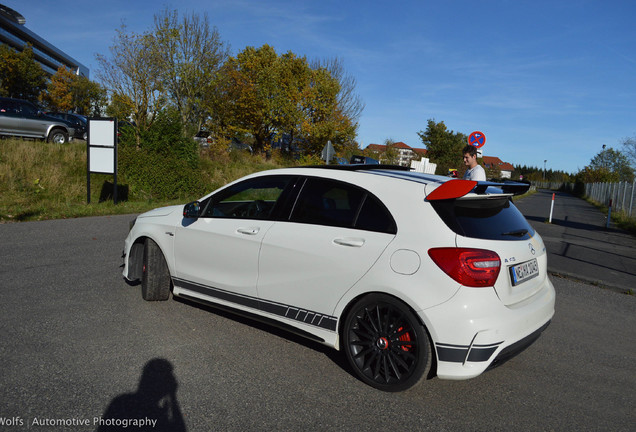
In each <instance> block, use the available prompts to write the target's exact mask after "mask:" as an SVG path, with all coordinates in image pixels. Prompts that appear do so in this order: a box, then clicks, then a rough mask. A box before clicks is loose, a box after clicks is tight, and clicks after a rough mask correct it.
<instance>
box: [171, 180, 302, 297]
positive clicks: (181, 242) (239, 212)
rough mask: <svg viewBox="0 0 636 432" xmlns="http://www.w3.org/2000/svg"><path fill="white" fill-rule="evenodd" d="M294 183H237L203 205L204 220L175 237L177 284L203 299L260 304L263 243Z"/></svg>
mask: <svg viewBox="0 0 636 432" xmlns="http://www.w3.org/2000/svg"><path fill="white" fill-rule="evenodd" d="M292 180H293V179H292V178H291V177H289V176H261V177H257V178H252V179H248V180H245V181H242V182H239V183H236V184H234V185H232V186H230V187H228V188H226V189H223V190H222V191H220V192H219V193H217V194H214V195H212V196H211V197H209V198H208V199H207V200H205V201H203V202H202V203H201V208H202V212H201V216H200V217H199V218H197V219H187V218H184V219H183V222H182V224H181V226H179V227H177V229H176V232H175V248H174V250H175V252H174V253H175V256H174V260H175V275H174V276H175V278H176V279H177V280H176V284H177V285H178V286H180V287H185V288H188V289H193V290H196V291H197V292H199V293H201V294H204V295H212V296H215V297H218V296H219V295H221V294H220V293H224V294H223V295H226V294H227V293H232V294H237V295H239V296H248V297H249V298H253V299H254V300H255V299H256V281H257V277H258V255H259V250H260V246H261V241H262V240H263V237H264V235H265V233H266V232H267V231H268V230H269V229H270V228H271V226H272V225H273V224H274V219H275V215H276V214H277V213H276V211H277V203H278V202H279V198H280V197H281V196H282V194H283V192H284V191H285V189H286V188H287V187H288V185H289V184H290V182H291V181H292ZM232 298H234V299H236V300H239V299H240V297H237V296H234V297H232Z"/></svg>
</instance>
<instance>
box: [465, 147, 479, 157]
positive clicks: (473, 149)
mask: <svg viewBox="0 0 636 432" xmlns="http://www.w3.org/2000/svg"><path fill="white" fill-rule="evenodd" d="M466 153H468V154H469V155H471V156H477V147H475V146H472V145H470V144H466V146H465V147H464V151H463V152H462V155H465V154H466Z"/></svg>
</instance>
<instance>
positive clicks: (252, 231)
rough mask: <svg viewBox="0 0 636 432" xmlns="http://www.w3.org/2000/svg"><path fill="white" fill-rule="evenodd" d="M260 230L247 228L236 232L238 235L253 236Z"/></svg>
mask: <svg viewBox="0 0 636 432" xmlns="http://www.w3.org/2000/svg"><path fill="white" fill-rule="evenodd" d="M260 230H261V229H260V228H259V227H248V228H239V229H237V230H236V232H237V233H239V234H246V235H255V234H258V232H259V231H260Z"/></svg>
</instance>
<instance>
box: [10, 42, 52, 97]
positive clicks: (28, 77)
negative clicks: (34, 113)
mask: <svg viewBox="0 0 636 432" xmlns="http://www.w3.org/2000/svg"><path fill="white" fill-rule="evenodd" d="M45 88H46V72H44V70H43V69H42V67H41V66H40V64H39V63H38V62H36V61H35V60H34V59H33V50H32V48H31V46H30V45H29V46H27V47H26V48H25V49H24V50H23V51H22V52H17V51H16V50H14V49H13V48H11V47H9V46H8V45H5V44H0V96H5V97H13V98H20V99H26V100H29V101H31V102H38V99H39V97H40V94H41V93H42V92H43V91H44V89H45Z"/></svg>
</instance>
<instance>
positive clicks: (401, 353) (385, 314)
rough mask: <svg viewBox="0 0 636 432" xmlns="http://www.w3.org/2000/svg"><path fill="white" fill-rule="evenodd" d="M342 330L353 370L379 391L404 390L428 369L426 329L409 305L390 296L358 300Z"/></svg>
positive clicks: (429, 346)
mask: <svg viewBox="0 0 636 432" xmlns="http://www.w3.org/2000/svg"><path fill="white" fill-rule="evenodd" d="M342 331H343V338H344V350H345V352H346V355H347V359H348V360H349V363H350V364H351V366H352V367H353V370H354V371H355V373H356V374H357V375H358V377H359V378H360V379H361V380H362V381H364V382H365V383H367V384H369V385H370V386H372V387H375V388H377V389H379V390H383V391H389V392H396V391H402V390H406V389H408V388H410V387H412V386H414V385H415V384H417V383H419V382H420V381H421V380H422V379H423V378H425V377H426V375H427V374H428V371H429V370H430V368H431V360H432V356H431V344H430V342H429V339H428V335H427V333H426V330H425V329H424V327H423V326H422V325H421V324H420V322H419V321H418V319H417V317H416V316H415V315H414V313H413V312H412V311H411V310H410V308H409V307H408V306H406V305H405V304H404V303H402V302H401V301H399V300H397V299H395V298H393V297H390V296H388V295H384V294H370V295H367V296H365V297H363V298H362V299H360V300H358V301H357V302H356V303H355V304H354V305H353V308H352V309H351V311H350V313H349V315H348V316H347V318H346V320H345V322H344V328H343V330H342Z"/></svg>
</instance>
